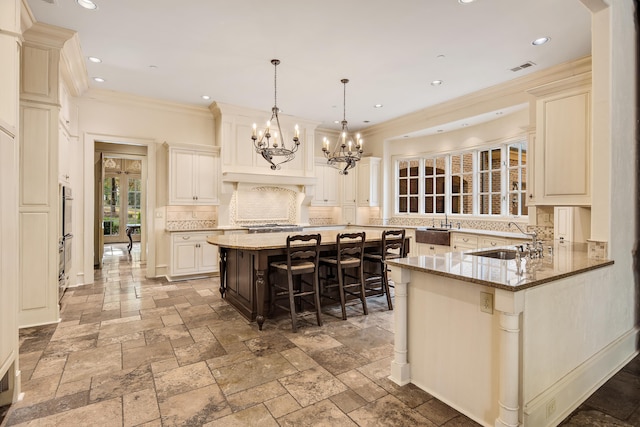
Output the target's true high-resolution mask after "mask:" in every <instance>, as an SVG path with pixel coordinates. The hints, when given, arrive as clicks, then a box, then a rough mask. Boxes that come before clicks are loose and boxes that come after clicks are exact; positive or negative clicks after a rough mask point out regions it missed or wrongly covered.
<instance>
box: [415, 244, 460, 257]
mask: <svg viewBox="0 0 640 427" xmlns="http://www.w3.org/2000/svg"><path fill="white" fill-rule="evenodd" d="M415 247H416V250H415V252H413V249H412V252H411V256H420V255H439V254H446V253H447V252H451V251H452V250H453V249H452V247H451V246H444V245H433V244H430V243H416V244H415Z"/></svg>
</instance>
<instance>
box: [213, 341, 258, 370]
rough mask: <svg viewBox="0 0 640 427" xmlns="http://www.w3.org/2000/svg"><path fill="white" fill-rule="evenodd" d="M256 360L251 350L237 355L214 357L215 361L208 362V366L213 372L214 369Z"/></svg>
mask: <svg viewBox="0 0 640 427" xmlns="http://www.w3.org/2000/svg"><path fill="white" fill-rule="evenodd" d="M245 349H246V347H245ZM255 358H256V355H255V354H253V353H252V352H250V351H249V350H245V351H239V352H236V353H229V354H227V355H226V356H220V357H214V358H213V359H209V360H207V365H208V366H209V369H211V370H212V371H213V370H214V369H218V368H222V367H225V366H230V365H234V364H236V363H240V362H245V361H247V360H251V359H255Z"/></svg>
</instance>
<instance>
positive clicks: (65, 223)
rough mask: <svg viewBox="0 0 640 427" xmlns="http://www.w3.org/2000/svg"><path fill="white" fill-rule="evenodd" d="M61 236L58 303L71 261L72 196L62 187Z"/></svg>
mask: <svg viewBox="0 0 640 427" xmlns="http://www.w3.org/2000/svg"><path fill="white" fill-rule="evenodd" d="M61 198H62V200H61V202H62V204H61V205H62V206H61V208H62V236H61V237H60V243H59V248H58V251H59V256H60V265H59V272H58V301H59V300H61V299H62V295H64V291H65V290H66V289H67V286H69V278H70V274H71V263H72V260H73V250H72V248H73V245H72V242H73V234H72V231H73V228H72V227H73V194H72V192H71V188H70V187H66V186H65V187H62V197H61Z"/></svg>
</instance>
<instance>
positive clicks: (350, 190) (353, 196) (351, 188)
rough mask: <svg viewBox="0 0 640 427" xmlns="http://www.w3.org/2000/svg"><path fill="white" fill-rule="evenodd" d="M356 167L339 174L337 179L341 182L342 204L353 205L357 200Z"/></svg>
mask: <svg viewBox="0 0 640 427" xmlns="http://www.w3.org/2000/svg"><path fill="white" fill-rule="evenodd" d="M357 169H358V167H357V166H356V167H355V168H354V169H351V170H350V171H349V174H347V175H339V176H338V179H339V180H340V181H342V182H341V188H342V193H341V201H342V204H343V205H345V204H347V205H348V204H353V205H355V204H356V202H357V197H358V196H357V194H358V171H357Z"/></svg>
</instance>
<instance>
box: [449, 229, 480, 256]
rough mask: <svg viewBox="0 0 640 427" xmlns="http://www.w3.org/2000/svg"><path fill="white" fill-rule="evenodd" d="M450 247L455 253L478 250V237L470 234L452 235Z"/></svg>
mask: <svg viewBox="0 0 640 427" xmlns="http://www.w3.org/2000/svg"><path fill="white" fill-rule="evenodd" d="M451 246H452V250H453V251H455V252H464V251H469V250H472V249H478V236H474V235H472V234H462V233H452V234H451Z"/></svg>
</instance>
